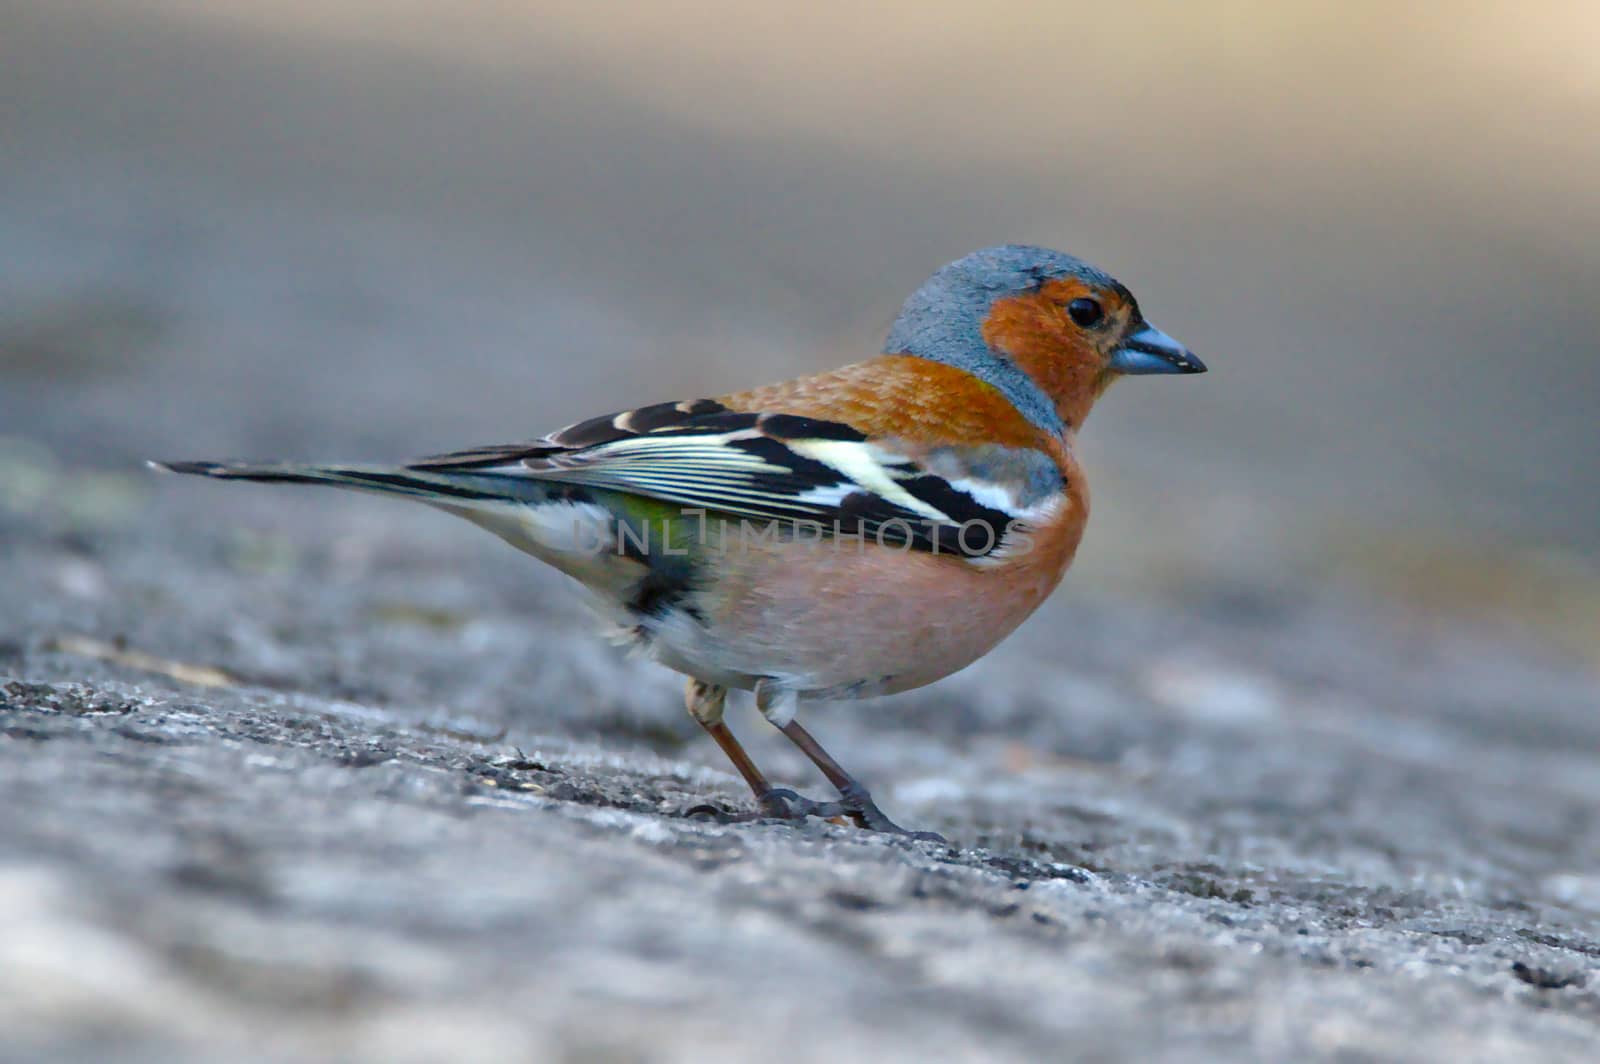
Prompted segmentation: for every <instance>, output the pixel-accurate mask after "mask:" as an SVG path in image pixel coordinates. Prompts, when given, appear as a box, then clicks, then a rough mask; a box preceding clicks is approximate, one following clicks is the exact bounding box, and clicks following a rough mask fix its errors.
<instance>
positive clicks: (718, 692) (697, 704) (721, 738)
mask: <svg viewBox="0 0 1600 1064" xmlns="http://www.w3.org/2000/svg"><path fill="white" fill-rule="evenodd" d="M683 698H684V703H685V704H686V705H687V706H688V707H689V716H691V717H693V718H694V719H695V720H696V721H697V722H698V723H699V725H700V726H701V727H702V728H704V729H705V730H706V731H707V733H709V734H710V736H711V737H712V738H713V739H715V740H716V741H717V745H718V746H720V747H722V752H723V753H725V754H727V755H728V760H729V761H732V762H733V767H734V768H736V769H738V770H739V775H741V776H743V777H744V781H745V782H746V783H748V784H749V785H750V790H751V791H752V792H754V794H755V796H756V804H757V805H758V806H759V807H760V808H761V815H762V816H768V817H775V818H777V819H781V820H803V819H805V818H806V817H808V816H823V817H830V816H837V815H838V812H839V810H838V809H837V808H835V803H831V802H830V803H828V804H827V805H821V804H818V803H817V802H813V801H812V800H811V799H809V798H805V797H802V796H801V795H799V794H796V793H795V792H794V791H791V790H789V789H788V788H785V787H774V786H773V785H772V784H771V783H770V782H768V781H767V777H766V775H765V774H764V773H763V772H762V771H761V770H760V769H759V768H757V767H756V763H755V762H754V761H752V760H751V759H750V755H749V754H748V753H746V752H745V749H744V747H743V746H741V745H740V744H739V740H738V739H736V738H734V736H733V732H731V731H729V730H728V725H727V724H726V723H724V721H723V719H722V714H723V709H724V708H725V707H726V705H727V702H728V689H727V688H726V687H722V686H719V685H717V684H709V683H702V682H701V681H699V680H695V679H691V680H690V681H689V684H688V687H687V688H685V690H684V696H683Z"/></svg>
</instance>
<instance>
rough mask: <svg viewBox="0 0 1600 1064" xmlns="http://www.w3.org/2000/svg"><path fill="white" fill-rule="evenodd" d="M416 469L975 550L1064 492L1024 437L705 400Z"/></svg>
mask: <svg viewBox="0 0 1600 1064" xmlns="http://www.w3.org/2000/svg"><path fill="white" fill-rule="evenodd" d="M411 468H412V469H416V470H418V471H425V472H437V473H452V472H458V473H468V472H471V473H477V474H488V475H493V476H508V475H510V476H526V477H530V478H533V479H537V480H541V481H554V482H558V483H567V484H576V485H585V486H588V487H593V488H600V489H609V490H614V491H621V492H627V493H630V494H634V495H640V496H644V497H647V498H651V499H657V500H661V501H664V502H669V503H673V504H676V505H679V506H682V507H685V508H693V509H699V510H704V511H707V512H711V513H718V514H728V515H732V516H735V517H739V518H745V519H751V520H755V521H762V522H772V521H778V522H794V523H800V522H804V523H814V526H813V528H815V526H820V534H829V535H841V534H842V535H866V536H869V537H876V538H877V539H879V540H880V541H881V542H883V543H884V544H885V545H894V546H900V547H904V548H909V549H917V550H924V551H931V552H936V553H950V554H956V555H962V556H965V557H967V558H969V559H972V560H975V561H976V560H980V559H991V560H993V559H998V558H999V557H1003V556H1004V555H1005V552H1006V544H1007V541H1008V537H1009V536H1010V535H1011V533H1012V532H1013V531H1014V530H1015V528H1016V526H1017V525H1018V524H1019V523H1020V524H1021V525H1024V526H1034V525H1037V524H1038V523H1039V522H1041V521H1043V520H1046V519H1047V518H1048V517H1049V516H1050V515H1051V514H1052V513H1053V512H1054V509H1055V508H1056V507H1057V506H1059V505H1060V503H1061V500H1062V498H1063V491H1064V482H1063V480H1062V475H1061V472H1060V469H1059V468H1058V467H1057V465H1056V463H1055V461H1054V460H1053V459H1052V458H1051V457H1050V456H1049V455H1046V454H1045V453H1043V452H1041V451H1038V450H1034V449H1032V448H1026V447H1008V446H1001V445H997V444H993V445H984V444H980V445H962V446H928V445H926V444H917V445H912V444H908V443H905V442H903V441H897V440H895V439H892V438H883V437H869V436H868V435H867V434H865V433H863V432H861V431H860V430H858V429H856V428H854V427H852V426H851V425H849V424H846V423H844V422H841V421H830V420H824V419H819V418H812V417H803V416H799V415H795V414H787V413H764V412H757V411H734V410H730V409H728V408H727V407H725V406H723V405H722V404H721V403H719V402H716V401H715V400H709V399H702V400H696V401H693V402H685V403H661V404H657V405H655V406H647V407H640V408H639V409H636V410H629V411H625V412H623V413H619V414H615V415H611V416H607V417H601V418H594V419H591V420H589V421H584V422H579V423H578V424H576V425H571V426H569V427H567V428H565V429H562V430H561V431H559V432H555V433H552V434H551V435H549V436H547V437H545V438H544V439H542V440H538V441H535V442H532V443H525V444H515V445H511V446H506V447H486V448H479V449H476V450H471V451H459V452H456V453H453V454H448V455H439V456H436V457H433V458H428V459H423V460H421V461H419V462H416V463H413V464H412V465H411Z"/></svg>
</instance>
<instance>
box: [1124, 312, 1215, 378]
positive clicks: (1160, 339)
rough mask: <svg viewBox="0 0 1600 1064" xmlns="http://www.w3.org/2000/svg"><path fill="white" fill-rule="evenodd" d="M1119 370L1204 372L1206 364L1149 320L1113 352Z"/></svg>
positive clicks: (1131, 372) (1130, 372)
mask: <svg viewBox="0 0 1600 1064" xmlns="http://www.w3.org/2000/svg"><path fill="white" fill-rule="evenodd" d="M1111 368H1112V370H1114V371H1115V372H1117V373H1127V374H1137V373H1204V372H1205V371H1206V365H1205V363H1204V362H1201V361H1200V360H1199V359H1198V358H1195V357H1194V354H1193V352H1191V351H1190V350H1189V349H1188V348H1187V347H1184V346H1183V345H1182V344H1180V343H1179V342H1178V341H1176V340H1174V339H1173V338H1172V337H1170V336H1168V335H1167V334H1166V333H1164V332H1162V331H1161V330H1160V329H1158V328H1156V327H1155V326H1154V325H1151V324H1150V323H1149V322H1145V323H1144V324H1143V325H1141V326H1140V327H1139V329H1138V331H1137V332H1133V333H1129V334H1128V338H1127V339H1126V340H1123V341H1122V346H1120V347H1118V348H1117V350H1116V352H1115V353H1113V354H1112V356H1111Z"/></svg>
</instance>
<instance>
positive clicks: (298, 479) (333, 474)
mask: <svg viewBox="0 0 1600 1064" xmlns="http://www.w3.org/2000/svg"><path fill="white" fill-rule="evenodd" d="M149 465H150V467H151V468H152V469H156V470H160V471H162V472H166V473H189V474H194V475H196V476H203V477H215V478H217V479H219V480H255V481H263V482H268V483H280V484H330V485H333V486H334V487H339V488H349V489H352V490H355V491H370V492H377V493H379V494H383V495H406V496H410V497H412V498H415V499H421V500H423V501H425V502H432V503H435V504H441V505H454V506H467V507H470V506H471V505H472V504H473V503H474V502H479V503H485V502H487V503H504V502H537V501H540V500H542V499H544V498H547V497H548V493H549V488H548V486H546V485H542V484H540V483H539V482H538V481H536V480H531V479H529V478H527V477H514V476H506V475H495V474H484V473H470V474H463V473H431V472H422V471H419V470H414V469H408V468H406V467H403V466H363V465H325V466H321V465H298V464H295V463H289V462H150V463H149Z"/></svg>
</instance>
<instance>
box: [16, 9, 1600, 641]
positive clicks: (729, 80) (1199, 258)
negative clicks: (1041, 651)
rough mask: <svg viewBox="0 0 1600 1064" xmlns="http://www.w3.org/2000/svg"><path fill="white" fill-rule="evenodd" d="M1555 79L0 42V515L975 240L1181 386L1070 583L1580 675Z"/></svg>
mask: <svg viewBox="0 0 1600 1064" xmlns="http://www.w3.org/2000/svg"><path fill="white" fill-rule="evenodd" d="M1597 39H1600V7H1597V6H1595V5H1593V4H1590V3H1585V2H1582V0H1573V2H1570V3H1558V2H1550V3H1543V4H1539V5H1534V6H1531V7H1530V6H1527V5H1518V4H1511V3H1502V4H1474V3H1459V4H1448V5H1446V4H1437V3H1419V4H1409V5H1408V4H1398V5H1397V4H1393V3H1378V2H1373V3H1352V2H1348V0H1341V2H1337V3H1333V2H1329V3H1295V4H1283V3H1274V2H1268V0H1232V2H1222V3H1205V4H1190V3H1178V2H1172V3H1155V4H1143V5H1115V6H1113V7H1099V8H1084V7H1082V6H1080V5H1066V4H1039V5H1034V6H1032V7H1028V6H1016V7H1010V8H1002V9H989V8H985V7H983V6H982V5H970V4H966V5H960V4H942V3H939V4H931V5H930V4H929V3H928V2H927V0H918V2H915V3H913V2H889V3H879V4H873V5H862V4H844V3H809V4H803V5H802V4H755V5H752V4H748V3H735V2H725V3H702V4H677V3H665V2H662V3H649V4H638V5H630V6H627V7H621V6H618V5H607V4H593V3H573V4H547V3H527V2H511V0H483V2H478V3H470V4H447V3H442V2H424V0H383V2H381V3H380V2H376V0H277V2H275V3H271V4H262V3H253V2H252V3H247V2H244V0H123V2H110V0H104V2H93V0H76V2H73V3H70V4H68V3H61V2H59V0H0V248H3V249H4V253H3V254H0V487H3V488H4V491H3V492H0V495H3V496H4V500H3V502H4V505H6V506H8V507H11V508H13V509H18V508H33V509H34V510H44V511H50V510H51V508H55V510H58V511H60V512H59V513H58V514H57V515H56V517H57V519H59V520H60V521H61V522H62V523H64V524H68V525H70V524H71V523H72V522H75V521H77V522H90V523H93V522H95V521H101V520H104V521H111V520H117V519H126V517H127V515H128V514H130V513H135V514H136V513H143V512H145V511H143V510H141V509H140V507H141V506H143V505H144V500H145V499H147V498H148V497H149V495H150V494H151V493H153V492H154V491H155V488H154V487H153V486H151V484H150V483H149V481H148V480H147V479H146V478H145V477H144V476H143V474H142V471H140V470H139V469H138V468H137V466H136V463H137V461H138V460H139V459H142V458H144V457H147V456H164V457H230V456H255V457H262V456H267V457H311V456H318V457H335V458H373V459H382V458H403V457H407V456H412V455H416V454H421V453H429V452H434V451H439V450H445V449H451V448H455V447H458V446H463V445H468V444H477V443H484V442H500V441H504V440H507V439H515V438H523V437H530V436H535V435H538V434H541V433H543V432H545V431H547V430H549V429H552V428H555V427H558V426H560V425H562V424H565V423H567V422H569V421H572V420H576V419H578V418H580V417H584V416H588V415H591V414H594V413H597V412H603V411H607V410H612V409H618V408H622V407H626V406H630V405H633V404H637V403H642V402H647V401H653V400H659V399H663V398H679V397H691V396H697V395H702V394H706V393H715V392H721V391H726V390H731V389H736V388H742V387H745V386H749V385H754V384H757V383H761V382H764V381H767V380H769V379H775V378H781V377H785V376H793V375H798V374H801V373H807V372H811V371H814V370H818V369H821V368H824V367H827V366H831V365H835V364H838V363H841V362H845V361H854V360H857V359H859V358H862V357H865V356H867V355H869V354H871V353H874V352H876V351H877V350H878V345H879V344H880V342H881V340H882V336H883V333H884V331H885V329H886V327H887V325H888V323H889V322H890V320H891V319H892V318H893V316H894V313H895V311H896V309H897V307H898V305H899V302H900V301H901V300H902V299H903V298H904V297H905V295H906V294H907V293H909V292H910V291H911V290H912V289H913V288H914V287H916V285H917V284H918V283H919V282H920V281H921V280H922V279H923V278H924V277H925V276H926V275H927V274H928V273H930V272H931V271H932V270H933V269H935V268H936V267H937V266H939V265H940V264H942V263H944V262H946V261H948V260H950V259H952V258H955V257H956V256H958V255H960V254H962V253H964V252H966V251H968V250H971V249H973V248H976V247H980V246H985V245H989V244H994V243H999V242H1003V241H1023V242H1030V243H1038V244H1044V245H1050V246H1054V247H1058V248H1062V249H1065V250H1068V251H1071V252H1073V253H1075V254H1078V255H1080V256H1082V257H1084V258H1087V259H1089V260H1091V261H1093V262H1095V263H1097V264H1099V265H1101V266H1103V267H1105V268H1106V269H1108V270H1109V271H1111V272H1112V273H1113V274H1115V275H1116V276H1118V277H1119V278H1120V279H1122V280H1123V281H1124V282H1125V283H1127V284H1128V285H1129V286H1130V287H1131V288H1132V289H1133V290H1134V291H1135V292H1136V293H1137V295H1138V296H1139V298H1140V300H1141V302H1142V304H1143V306H1144V308H1145V310H1146V312H1147V314H1148V315H1149V316H1150V317H1151V318H1152V320H1154V321H1155V322H1157V323H1158V324H1160V325H1161V326H1162V327H1163V328H1164V329H1166V330H1167V331H1168V332H1170V333H1172V334H1173V335H1175V336H1177V337H1179V338H1180V339H1182V340H1183V341H1184V342H1186V343H1187V344H1188V345H1190V346H1191V347H1192V348H1193V349H1194V350H1195V351H1196V352H1198V353H1199V354H1200V355H1201V357H1202V358H1204V359H1205V360H1206V362H1207V363H1208V364H1209V365H1210V366H1211V368H1212V373H1211V374H1209V375H1208V376H1205V377H1202V378H1195V379H1170V380H1168V379H1155V380H1139V381H1132V382H1126V383H1124V384H1122V385H1120V386H1119V387H1118V388H1117V389H1116V390H1115V391H1114V392H1113V394H1112V395H1111V397H1110V398H1109V400H1108V401H1107V402H1105V403H1104V404H1102V405H1101V406H1100V408H1099V409H1098V410H1097V412H1096V414H1095V416H1094V418H1093V419H1092V421H1091V422H1090V424H1089V426H1088V428H1087V431H1086V433H1085V435H1084V438H1083V441H1082V443H1083V448H1084V451H1085V460H1086V462H1087V463H1088V466H1089V470H1090V475H1091V481H1092V484H1093V490H1094V497H1095V507H1096V512H1095V518H1094V521H1093V522H1092V523H1091V527H1090V530H1089V534H1088V539H1087V541H1086V546H1085V549H1084V551H1083V553H1082V555H1081V561H1080V564H1079V566H1078V569H1077V570H1076V575H1075V577H1074V579H1075V580H1077V581H1080V582H1083V583H1084V584H1085V585H1086V586H1096V585H1098V586H1100V587H1101V588H1112V589H1121V588H1137V587H1139V586H1141V585H1142V584H1146V583H1149V582H1152V581H1154V582H1164V583H1170V582H1172V581H1177V582H1179V583H1180V584H1181V583H1184V582H1194V581H1200V582H1205V581H1228V582H1231V583H1235V584H1237V583H1244V584H1249V583H1251V582H1259V583H1270V584H1275V585H1279V586H1282V585H1284V584H1292V583H1293V582H1295V581H1297V580H1305V579H1323V578H1325V577H1326V576H1328V575H1329V574H1330V573H1336V574H1339V575H1342V576H1349V577H1351V578H1352V579H1354V580H1355V581H1358V582H1362V583H1364V584H1365V585H1366V586H1369V587H1372V588H1376V589H1379V590H1381V591H1383V592H1384V593H1387V594H1394V595H1397V596H1400V597H1403V598H1408V599H1411V600H1414V601H1416V602H1419V603H1422V604H1424V605H1427V606H1430V607H1445V608H1450V609H1457V608H1459V609H1465V610H1468V611H1470V612H1474V613H1481V614H1484V615H1492V616H1496V617H1508V618H1510V619H1511V620H1512V621H1513V623H1514V624H1516V625H1519V626H1520V625H1526V626H1527V627H1528V628H1529V630H1531V631H1534V632H1536V634H1537V635H1538V637H1539V638H1541V639H1542V638H1545V637H1549V638H1550V639H1552V640H1554V641H1555V642H1557V643H1560V644H1561V645H1563V646H1566V647H1567V648H1569V649H1576V650H1577V651H1579V652H1580V653H1582V654H1585V655H1590V654H1593V655H1595V656H1596V657H1597V659H1600V653H1597V652H1596V651H1595V649H1594V648H1595V647H1596V646H1597V645H1600V606H1597V603H1600V598H1597V596H1596V594H1595V590H1594V589H1595V587H1596V575H1595V574H1596V570H1595V563H1594V558H1595V551H1596V549H1597V548H1600V459H1597V455H1600V446H1597V440H1596V437H1597V432H1596V427H1597V423H1600V416H1597V415H1600V358H1597V337H1600V300H1597V298H1596V297H1597V295H1600V180H1597V179H1596V174H1597V173H1600V63H1597V62H1596V61H1595V56H1594V42H1595V41H1596V40H1597ZM46 471H49V472H50V476H46V475H44V474H45V472H46ZM63 471H65V472H63ZM63 477H65V478H66V479H65V480H63V479H62V478H63ZM52 478H54V479H53V480H52ZM69 481H70V482H71V483H73V484H77V485H79V486H80V487H82V488H83V490H82V491H81V492H79V493H78V494H77V495H71V493H68V492H64V491H62V490H60V489H59V487H50V486H49V485H50V484H52V483H54V484H55V485H58V486H59V485H60V484H63V483H67V482H69ZM186 487H194V486H189V485H186ZM163 490H167V489H163ZM195 490H196V492H197V493H198V491H199V489H198V488H195ZM204 494H205V495H206V503H207V510H206V512H211V513H214V514H217V515H219V516H218V518H217V519H218V520H219V521H223V522H225V521H227V520H228V517H227V516H226V515H227V514H229V513H230V512H231V513H240V512H243V511H241V510H233V511H230V510H229V509H228V508H229V507H240V508H245V507H250V506H259V505H265V504H264V503H261V502H259V500H260V499H261V497H262V496H261V495H260V494H259V493H253V492H239V491H233V490H221V489H205V491H204ZM69 495H70V496H71V497H70V498H69ZM74 499H75V500H76V501H73V500H74ZM318 504H320V505H321V506H323V507H324V508H326V507H327V506H328V505H329V503H328V502H327V501H326V500H324V499H319V500H317V502H316V503H312V504H303V503H300V502H298V501H295V502H288V501H283V502H280V497H278V496H276V495H273V499H272V503H271V505H272V506H273V507H278V506H280V505H281V506H287V507H295V506H302V505H312V506H315V505H318ZM353 505H354V504H353ZM363 505H371V504H370V503H367V504H363ZM195 512H202V511H199V510H196V511H195ZM274 512H277V511H276V510H274ZM321 512H323V513H326V512H327V510H326V509H324V510H322V511H321ZM386 512H387V511H386ZM408 516H409V515H408ZM418 520H427V518H426V517H423V518H419V519H418ZM429 527H430V528H431V527H432V526H431V525H430V526H429ZM450 531H451V532H454V533H456V534H457V535H462V534H461V533H460V532H459V531H458V530H456V529H453V528H452V529H450ZM305 535H306V536H307V537H313V536H315V535H316V532H315V531H314V530H311V531H307V532H306V533H305ZM462 538H463V539H465V538H468V537H466V536H465V535H462ZM483 549H485V550H493V549H498V548H496V547H493V546H492V545H491V546H488V547H485V548H483Z"/></svg>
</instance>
